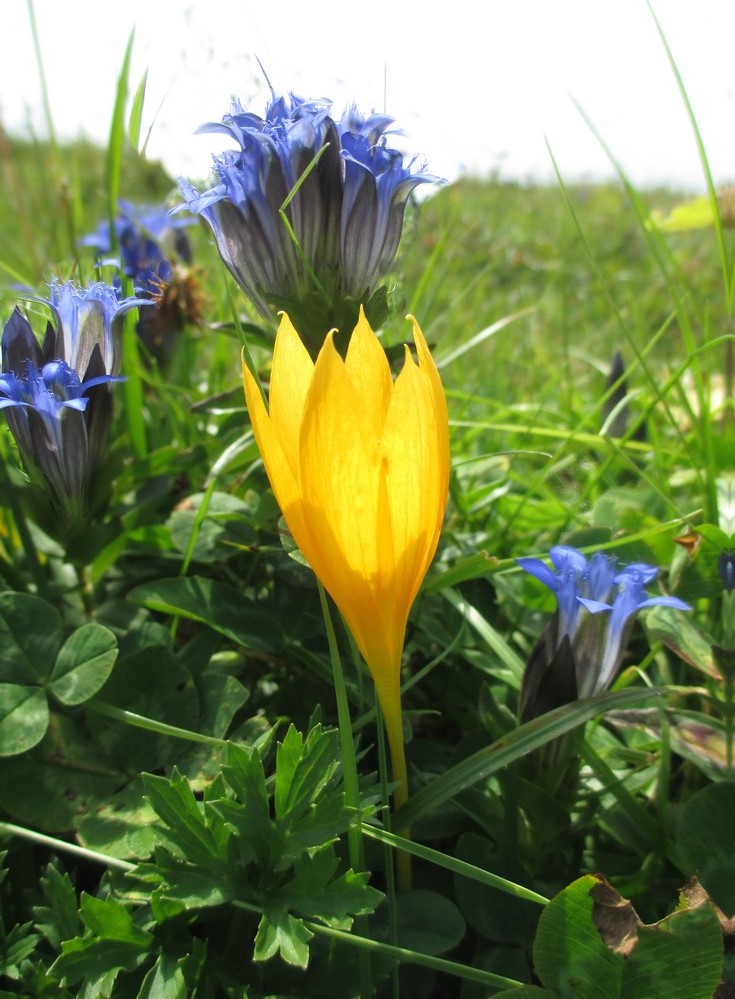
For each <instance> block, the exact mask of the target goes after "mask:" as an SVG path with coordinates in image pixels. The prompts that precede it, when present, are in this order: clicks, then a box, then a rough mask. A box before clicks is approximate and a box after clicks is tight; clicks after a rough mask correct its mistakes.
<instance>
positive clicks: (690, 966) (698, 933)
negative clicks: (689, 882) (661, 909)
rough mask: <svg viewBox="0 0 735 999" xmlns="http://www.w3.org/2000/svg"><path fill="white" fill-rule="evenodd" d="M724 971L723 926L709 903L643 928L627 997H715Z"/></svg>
mask: <svg viewBox="0 0 735 999" xmlns="http://www.w3.org/2000/svg"><path fill="white" fill-rule="evenodd" d="M721 975H722V930H721V928H720V924H719V923H718V921H717V917H716V915H715V913H714V910H713V909H711V908H710V907H709V906H702V907H701V908H698V909H683V910H681V911H679V912H673V913H672V914H671V915H670V916H667V917H666V919H662V920H661V922H659V923H656V924H654V925H653V926H641V927H639V929H638V943H637V944H636V945H635V947H634V948H633V951H632V953H631V954H630V956H629V957H628V958H627V960H626V962H625V968H624V971H623V983H622V988H621V991H620V996H621V999H711V997H712V995H713V993H714V991H715V989H716V988H717V985H718V984H719V982H720V978H721Z"/></svg>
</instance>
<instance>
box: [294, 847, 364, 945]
mask: <svg viewBox="0 0 735 999" xmlns="http://www.w3.org/2000/svg"><path fill="white" fill-rule="evenodd" d="M338 864H339V860H338V858H337V857H336V856H335V855H334V852H333V850H331V849H328V850H320V851H319V852H318V853H316V854H314V856H312V857H310V856H308V855H306V856H304V857H302V858H301V860H299V861H297V863H296V865H295V869H294V879H293V881H291V882H289V883H288V884H287V885H286V886H284V888H283V890H282V895H283V901H284V905H287V907H288V908H289V909H290V910H291V911H295V912H298V913H299V914H300V915H301V916H303V917H304V918H305V919H318V920H319V921H320V922H322V923H325V924H326V925H327V926H333V927H335V928H337V929H341V930H349V929H350V927H351V926H352V922H353V918H354V917H355V916H359V915H365V914H367V913H370V912H373V911H374V910H375V908H376V907H377V905H378V904H379V902H380V901H381V899H382V897H383V896H382V893H381V892H379V891H378V890H377V889H376V888H371V887H370V886H369V885H368V877H369V875H368V874H367V873H361V874H356V873H355V872H354V871H352V870H349V871H346V872H345V873H344V874H343V875H342V876H341V877H339V878H336V879H334V880H333V876H334V873H335V871H336V870H337V867H338Z"/></svg>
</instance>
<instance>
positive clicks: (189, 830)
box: [0, 87, 735, 999]
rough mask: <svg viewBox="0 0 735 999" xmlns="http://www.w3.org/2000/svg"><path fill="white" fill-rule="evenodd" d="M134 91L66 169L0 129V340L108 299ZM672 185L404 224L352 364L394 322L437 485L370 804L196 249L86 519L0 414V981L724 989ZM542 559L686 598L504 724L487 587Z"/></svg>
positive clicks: (518, 654)
mask: <svg viewBox="0 0 735 999" xmlns="http://www.w3.org/2000/svg"><path fill="white" fill-rule="evenodd" d="M140 100H142V95H141V94H140V92H139V93H138V94H137V95H136V96H135V100H134V102H133V108H132V111H131V110H130V107H129V102H127V101H126V99H125V88H123V87H121V92H120V94H119V105H118V107H117V108H116V110H115V116H114V117H113V122H112V127H111V141H110V147H109V149H107V150H100V149H97V148H94V147H91V146H89V145H87V144H84V143H78V144H72V145H57V144H55V143H53V142H52V143H49V142H42V141H37V140H33V139H30V140H29V139H23V140H21V139H17V138H14V137H10V136H7V135H4V134H3V135H2V136H1V137H0V160H1V161H2V172H3V184H2V185H1V186H0V218H2V220H3V222H2V232H3V237H2V244H1V248H0V315H1V316H2V322H3V324H5V323H7V322H8V320H9V319H10V316H11V313H12V312H13V309H14V307H15V306H16V305H18V306H20V307H21V309H22V311H23V313H24V315H27V316H28V317H29V319H30V321H31V325H32V327H33V330H34V331H35V333H36V334H37V335H39V336H40V335H42V334H43V331H44V329H45V326H46V323H47V321H48V320H49V319H50V318H51V317H50V314H49V310H48V308H47V306H45V305H44V304H42V302H40V301H39V299H45V298H46V297H47V290H48V287H47V284H48V282H49V281H50V280H51V278H52V277H54V276H56V277H58V278H61V279H63V280H64V281H67V280H73V281H76V282H79V283H81V284H84V283H86V282H89V281H91V280H93V279H94V280H97V279H103V280H107V279H108V277H111V276H112V274H113V273H116V271H115V268H114V267H113V266H112V265H110V264H105V265H103V266H101V267H100V266H99V264H98V263H97V262H96V260H95V256H94V254H93V253H92V252H91V251H90V249H89V248H88V247H84V246H80V239H81V238H82V237H83V236H84V235H85V234H88V233H90V232H93V231H94V230H95V228H96V227H97V226H98V225H99V224H100V222H103V223H104V222H105V221H106V220H112V219H113V218H114V217H115V214H116V212H117V203H118V199H120V198H123V199H125V200H126V201H128V202H131V203H133V204H138V205H144V204H159V205H165V206H168V207H174V206H176V205H178V204H180V203H181V200H182V198H181V195H180V194H179V192H178V190H177V186H176V178H171V177H168V176H166V175H165V174H164V172H163V171H162V169H161V168H160V167H159V166H158V165H157V164H155V163H150V162H148V161H146V159H145V157H144V156H142V155H140V153H139V152H138V151H137V149H138V147H139V145H140V141H139V140H140V136H139V134H138V133H139V127H138V126H139V111H140V108H139V106H138V102H139V101H140ZM123 112H125V113H123ZM600 125H601V127H603V128H604V123H600ZM613 153H614V151H613ZM611 172H613V173H614V172H615V164H614V162H613V163H612V164H611ZM202 173H203V176H202V178H200V180H201V181H202V182H206V177H205V176H204V174H205V171H204V169H203V171H202ZM703 190H704V191H705V206H706V207H707V208H708V211H709V216H708V219H707V218H705V222H704V224H700V223H697V224H696V225H695V226H693V227H686V226H684V227H677V226H676V225H674V226H670V227H667V226H666V224H662V223H661V222H660V220H661V219H665V218H667V217H668V216H669V214H670V213H671V212H672V211H673V210H674V209H675V208H676V207H677V206H680V205H682V204H685V203H687V202H688V201H691V194H688V193H683V192H677V191H671V190H645V191H637V190H635V189H634V188H633V187H632V186H631V185H630V184H629V182H628V180H627V178H626V177H625V176H624V175H623V174H622V173H618V176H617V179H616V180H615V181H614V182H610V183H606V184H580V183H567V182H566V180H565V178H564V177H560V178H559V183H558V185H556V186H553V187H538V186H533V185H525V184H521V183H508V182H503V181H501V180H500V179H498V178H488V179H485V180H480V179H471V178H467V179H464V180H461V181H458V182H457V183H454V184H451V185H446V186H437V187H435V188H434V189H433V190H432V191H431V192H430V194H429V195H428V196H426V192H423V193H424V196H423V197H422V198H421V199H420V200H419V201H418V202H417V203H415V202H411V203H410V204H409V206H408V211H407V215H406V220H405V224H404V229H403V236H402V240H401V244H400V249H399V253H398V257H397V259H396V262H395V265H394V267H393V270H392V272H391V275H390V279H389V281H388V285H389V298H390V302H391V310H390V313H389V315H388V317H387V319H386V320H385V322H384V323H383V324H382V328H381V341H382V343H383V344H384V346H385V347H386V349H387V351H388V353H389V356H390V357H391V358H393V356H394V352H396V351H399V350H400V346H401V344H402V343H403V342H405V341H406V340H407V338H408V332H409V326H408V324H407V323H406V321H405V318H404V317H405V315H406V314H407V313H410V314H413V315H414V316H416V318H417V319H418V321H419V323H420V324H421V327H422V329H423V332H424V334H425V336H426V339H427V341H428V343H429V345H430V347H431V350H432V354H433V357H434V359H435V361H436V364H437V366H438V368H439V371H440V374H441V378H442V381H443V384H444V388H445V392H446V396H447V401H448V408H449V417H450V444H451V479H450V487H449V501H448V505H447V511H446V515H445V519H444V524H443V530H442V534H441V539H440V542H439V547H438V550H437V554H436V557H435V559H434V563H433V565H432V568H431V569H430V571H429V573H428V575H427V577H426V579H425V582H424V585H423V587H422V590H421V592H420V593H419V596H418V599H417V601H416V604H415V606H414V608H413V610H412V613H411V616H410V618H409V624H408V630H407V636H406V646H405V652H404V657H403V671H402V674H401V680H402V684H403V706H404V713H405V714H404V736H405V738H406V744H407V747H406V751H407V757H408V768H409V786H410V791H411V797H410V798H409V801H408V804H407V805H404V806H402V808H401V810H400V813H399V814H398V815H395V814H393V815H391V810H390V791H391V784H390V774H389V772H388V769H387V766H386V763H385V747H384V744H383V742H384V740H383V735H382V728H381V725H380V724H379V721H378V720H377V719H376V708H375V699H374V695H373V691H372V685H371V682H370V677H369V675H368V674H367V673H366V671H365V669H364V668H363V667H362V666H361V664H360V661H359V656H358V655H357V654H356V650H355V647H354V645H353V644H352V643H351V641H350V639H349V636H348V635H347V633H346V632H345V630H344V629H340V627H339V624H338V623H337V615H336V614H334V613H333V617H334V621H335V624H336V625H337V638H336V642H337V645H338V647H339V650H340V653H341V659H342V664H343V669H344V684H345V691H346V698H347V703H348V705H349V713H350V715H351V720H352V731H353V737H354V751H355V753H356V768H357V775H358V784H359V786H358V788H357V790H356V792H355V793H356V794H357V797H356V798H355V797H354V796H353V797H351V798H350V797H349V795H350V793H351V792H350V791H349V789H348V791H347V794H348V797H347V798H346V797H345V784H344V783H343V778H344V774H343V766H346V763H345V757H344V754H345V744H344V741H343V737H344V733H343V732H342V733H341V734H340V735H339V736H338V732H337V727H338V723H339V721H340V719H339V718H338V711H337V701H336V698H335V688H334V681H333V673H332V668H331V665H330V648H329V644H328V640H327V630H326V629H325V621H324V616H323V610H322V606H321V604H320V598H319V591H318V590H317V587H316V584H315V581H314V577H313V575H312V574H311V573H310V571H309V570H308V568H307V567H306V566H305V565H304V563H303V560H300V559H299V557H298V554H297V553H294V551H293V544H292V542H291V541H290V538H289V536H288V532H287V531H286V529H285V525H284V523H283V521H282V520H281V519H280V511H279V509H278V506H277V503H276V500H275V498H274V496H273V493H272V491H271V489H270V487H269V484H268V480H267V478H266V476H265V474H264V471H263V467H262V462H261V460H260V456H259V453H258V448H257V445H256V443H255V441H254V439H253V435H252V432H251V430H250V423H249V418H248V415H247V412H246V409H245V404H244V400H243V392H242V381H241V376H240V351H241V346H242V344H243V342H245V343H247V344H248V348H249V350H250V353H251V355H252V357H253V359H254V361H255V364H256V366H257V368H258V370H259V371H260V372H261V374H262V376H263V379H264V381H266V382H267V379H268V373H269V370H270V362H271V355H272V348H273V339H274V334H275V327H274V326H273V327H270V328H269V327H268V325H267V324H266V323H264V322H263V320H262V318H261V317H259V316H258V315H257V314H256V313H255V312H254V310H253V309H252V308H251V307H250V305H249V303H248V301H247V299H246V298H245V296H244V295H243V293H242V292H241V291H240V289H239V288H238V287H237V285H236V284H235V282H234V281H233V279H232V278H231V276H230V274H229V273H228V272H227V270H226V269H225V267H224V265H223V263H222V261H221V260H220V257H219V254H218V252H217V249H216V247H215V245H214V242H213V239H212V235H211V233H210V231H209V229H208V228H207V227H206V226H205V225H204V224H202V223H200V222H196V224H194V225H192V226H190V227H188V228H187V229H186V233H187V236H188V238H189V240H190V243H191V263H185V262H184V261H181V260H180V261H179V262H178V263H179V265H180V266H179V270H178V271H177V278H176V281H175V282H172V288H174V291H172V293H171V298H170V299H169V300H167V301H168V302H169V306H170V308H171V313H170V314H171V315H175V316H176V317H177V319H176V322H177V324H178V325H177V326H176V329H175V331H174V336H173V338H169V341H167V342H168V347H167V349H166V352H165V355H164V354H157V353H156V349H155V346H154V347H151V344H150V342H146V341H144V340H143V339H142V338H140V337H138V334H137V333H136V317H135V314H134V313H131V314H130V315H129V316H128V318H127V319H126V323H125V330H124V334H123V365H122V371H123V373H124V375H125V377H126V381H125V382H124V383H122V384H120V385H115V386H113V388H112V394H113V401H114V410H113V418H112V419H113V422H112V429H111V434H110V440H111V444H110V452H109V456H108V458H107V460H106V464H105V467H104V469H103V472H104V476H103V477H104V480H105V481H104V489H103V492H104V495H105V500H104V503H102V504H101V505H100V506H99V507H98V508H97V509H96V510H95V511H94V512H92V513H90V515H89V516H88V517H87V518H85V520H84V521H83V522H82V523H77V524H74V525H72V527H71V528H70V529H68V530H67V529H66V528H65V527H64V525H63V524H61V523H60V522H59V519H58V517H57V515H56V513H55V511H54V508H53V506H52V505H50V504H49V502H48V500H47V498H46V497H45V496H44V495H43V492H42V490H41V489H39V487H38V486H37V484H35V483H34V482H32V481H31V480H30V478H29V476H28V475H27V473H26V471H24V470H23V467H22V463H21V461H20V460H19V456H18V452H17V448H16V446H15V444H14V441H13V438H12V436H11V434H10V432H9V431H8V429H7V427H6V426H5V425H4V424H3V426H2V428H0V462H2V467H3V475H2V482H0V490H2V492H0V658H1V659H2V663H3V665H2V666H1V667H0V787H2V795H1V796H0V858H2V866H0V879H1V883H0V995H3V996H5V995H24V996H52V995H53V996H72V995H80V996H85V997H89V999H91V997H93V996H94V997H96V996H115V997H118V996H120V997H127V996H131V997H136V996H137V997H141V999H143V997H153V996H166V997H172V999H173V997H179V996H182V997H183V996H197V997H210V996H211V997H219V996H226V997H233V999H234V997H246V996H248V997H251V999H255V997H261V996H262V997H265V996H279V997H280V996H295V997H307V996H335V997H341V996H357V995H371V994H376V995H379V996H393V997H395V996H401V995H402V996H404V997H405V999H419V997H423V996H427V997H437V999H438V997H445V996H447V997H449V996H459V997H461V999H479V997H484V996H491V995H500V994H501V993H502V994H503V995H509V996H510V995H513V996H517V997H519V999H525V997H533V996H544V995H546V996H548V997H549V999H555V997H556V999H562V997H568V996H573V995H574V996H580V997H585V999H586V997H597V996H600V997H603V996H625V997H626V999H636V997H640V999H652V997H653V996H656V995H667V996H680V997H682V999H697V997H700V996H701V997H702V999H708V997H711V996H713V995H723V996H724V995H726V994H728V992H727V991H726V989H727V988H730V989H732V988H733V987H735V986H734V985H733V981H734V978H733V975H734V974H735V973H734V971H733V968H732V962H731V960H730V958H731V954H729V952H728V953H725V951H724V950H723V932H724V931H727V928H728V927H729V926H730V923H729V922H728V919H731V917H732V916H733V915H735V872H734V871H733V862H732V850H731V846H730V839H731V830H732V815H733V805H734V804H735V803H734V802H733V784H732V779H733V773H734V771H733V751H732V747H733V719H734V717H735V697H734V689H735V688H734V686H733V684H734V683H735V651H734V650H735V622H734V616H733V604H734V602H735V601H734V600H733V575H734V574H735V569H734V568H733V564H734V560H735V554H733V552H734V550H735V446H734V442H735V430H734V428H733V424H734V413H733V361H732V357H733V350H734V342H735V341H734V339H733V330H732V309H733V288H734V287H735V271H734V262H735V258H734V257H733V242H732V231H731V230H730V229H728V228H727V227H726V224H725V223H726V222H727V218H726V216H725V214H724V210H723V208H722V205H723V201H722V199H721V198H720V199H719V200H718V192H717V190H716V189H715V186H714V184H713V182H712V180H711V178H710V177H709V175H708V171H707V166H706V157H705V158H704V160H703ZM705 215H706V213H705ZM656 220H659V222H658V223H657V222H656ZM113 256H114V253H113ZM177 309H178V311H176V310H177ZM345 418H346V419H348V418H349V414H345ZM349 499H350V498H349V497H346V498H345V502H349ZM555 545H564V546H569V547H573V548H576V549H579V550H581V551H582V552H584V554H585V555H586V556H588V557H590V558H591V557H592V555H593V554H594V553H595V552H598V551H601V552H604V553H605V554H606V555H607V556H610V557H612V558H614V559H615V560H616V565H618V566H624V565H629V564H634V565H637V564H639V563H645V564H647V565H650V566H651V567H653V568H655V569H656V570H658V576H657V578H656V580H655V581H651V582H650V584H649V586H648V591H649V592H650V594H651V595H654V594H655V595H659V596H660V595H664V594H665V595H669V596H672V595H673V596H676V597H678V598H679V599H680V600H683V601H686V602H687V603H688V604H689V605H690V607H691V608H692V609H691V611H690V612H686V613H683V612H681V611H677V612H674V611H673V610H672V609H671V607H668V606H661V605H659V606H650V607H647V608H646V609H645V610H642V612H641V614H640V615H639V617H638V619H637V620H636V622H635V625H634V626H633V625H632V622H631V627H630V628H629V629H628V630H626V633H625V643H624V647H623V648H622V650H621V655H620V663H619V668H618V669H617V670H616V675H615V678H614V680H613V681H612V683H611V685H610V687H609V689H607V690H600V691H596V692H595V693H594V695H593V696H585V697H582V698H578V697H576V696H572V697H570V698H565V697H564V696H563V693H562V688H563V687H564V683H565V680H564V677H565V676H567V674H565V673H564V668H565V663H564V661H563V659H564V656H563V655H555V656H552V657H551V661H550V665H549V667H548V668H549V671H550V672H549V674H548V676H549V677H550V678H551V679H550V680H548V681H547V682H542V683H540V684H539V691H536V692H535V693H534V696H536V694H537V695H538V703H539V705H541V707H540V708H539V710H538V712H537V713H536V714H535V715H534V716H533V717H530V716H526V717H523V719H521V715H522V711H521V708H520V703H519V702H520V701H521V699H522V695H521V691H522V690H525V689H527V687H526V685H525V684H526V683H527V681H525V682H524V680H523V677H524V672H526V671H527V664H528V663H529V662H531V661H533V659H534V656H535V655H539V654H540V651H539V650H542V649H543V636H544V635H545V634H546V631H545V629H546V628H547V626H548V625H549V622H550V621H551V620H552V617H553V615H554V611H555V601H554V595H553V594H552V593H551V592H549V589H548V588H544V586H542V585H541V583H540V582H539V576H538V575H537V576H536V578H532V575H533V574H531V575H529V573H528V572H525V573H524V572H523V571H522V569H521V567H519V565H518V564H517V563H516V562H515V560H516V559H517V558H523V557H529V556H536V557H537V558H540V559H546V558H547V555H548V553H549V551H550V549H552V548H553V546H555ZM294 556H296V557H294ZM590 618H591V615H590ZM540 638H541V639H542V641H541V643H540V644H537V642H539V639H540ZM554 671H556V672H554ZM409 827H410V830H411V839H410V841H407V840H406V839H405V838H404V837H401V838H398V839H397V838H396V832H397V831H400V832H402V833H405V832H406V830H407V829H408V828H409ZM391 829H392V830H393V831H391ZM396 847H399V848H400V849H402V850H403V851H408V852H410V853H413V855H414V856H413V887H412V889H411V891H408V892H405V891H404V892H400V891H398V890H397V888H396V885H395V882H394V876H393V870H392V868H393V858H394V851H395V848H396ZM356 860H361V864H362V866H356V863H355V861H356ZM625 900H630V902H629V903H627V904H626V903H625ZM631 903H632V906H634V907H635V908H634V909H633V908H632V906H631ZM660 982H663V983H664V984H663V985H660V984H655V983H660ZM718 990H719V991H718Z"/></svg>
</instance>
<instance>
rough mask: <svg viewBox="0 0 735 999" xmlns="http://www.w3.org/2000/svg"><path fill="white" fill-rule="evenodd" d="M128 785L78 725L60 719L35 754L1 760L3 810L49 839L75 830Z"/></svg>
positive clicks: (62, 718)
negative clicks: (48, 834)
mask: <svg viewBox="0 0 735 999" xmlns="http://www.w3.org/2000/svg"><path fill="white" fill-rule="evenodd" d="M124 781H125V775H124V774H123V773H122V772H121V771H120V770H117V769H115V768H114V767H113V766H112V765H111V764H110V763H109V761H107V760H105V758H104V756H103V754H101V753H100V748H99V746H95V745H94V743H92V742H91V741H90V740H89V739H88V738H86V737H85V736H84V735H83V734H82V733H81V732H80V731H79V728H78V726H77V723H76V720H75V719H72V718H65V717H62V716H54V718H53V726H52V727H50V728H49V731H48V732H47V734H46V737H45V739H44V740H43V741H42V742H41V743H40V744H39V745H38V746H37V747H36V748H35V749H34V750H32V752H30V753H27V754H24V755H22V756H14V757H11V758H8V759H0V787H2V802H3V809H5V810H6V811H7V812H9V813H10V814H11V815H12V816H13V817H14V818H15V819H16V821H18V822H22V823H25V824H26V825H29V826H33V827H34V828H36V829H40V830H43V831H44V832H48V833H66V832H69V831H70V830H72V829H73V828H74V826H75V825H76V823H77V822H78V821H79V819H80V818H81V817H82V816H83V815H84V814H85V812H87V811H88V810H91V809H94V808H97V807H98V806H99V805H100V804H101V803H102V802H104V801H106V800H108V799H109V797H110V796H111V795H112V794H113V793H114V791H115V790H116V788H118V787H120V785H121V784H122V783H124Z"/></svg>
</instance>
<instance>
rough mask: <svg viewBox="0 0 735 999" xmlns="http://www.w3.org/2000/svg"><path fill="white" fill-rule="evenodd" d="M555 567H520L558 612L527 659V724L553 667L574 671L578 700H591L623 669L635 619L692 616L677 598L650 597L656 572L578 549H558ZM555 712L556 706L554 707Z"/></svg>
mask: <svg viewBox="0 0 735 999" xmlns="http://www.w3.org/2000/svg"><path fill="white" fill-rule="evenodd" d="M549 557H550V560H551V566H552V567H549V566H548V565H547V564H546V563H545V562H544V561H542V560H541V559H538V558H519V559H516V563H517V564H518V565H519V566H520V567H521V568H522V569H524V570H525V571H526V572H528V573H530V575H532V576H534V577H535V578H536V579H538V580H539V581H540V582H542V583H543V584H544V585H545V586H547V587H548V588H549V589H550V590H552V592H553V593H554V595H555V596H556V603H557V612H556V615H555V618H554V620H553V621H552V623H551V624H550V625H549V628H548V629H547V630H546V631H545V632H544V634H543V635H542V637H541V639H539V643H538V644H537V646H536V648H535V649H534V652H533V653H532V655H531V658H530V659H529V667H528V668H527V670H526V674H525V675H524V681H523V689H522V695H521V700H522V703H523V706H524V708H525V711H526V717H525V718H524V720H527V718H528V717H531V716H532V715H533V714H534V713H535V712H534V711H533V710H532V709H531V708H530V705H531V704H533V703H535V702H537V692H538V690H539V689H540V687H541V684H542V683H543V678H544V675H545V673H546V672H547V670H548V669H549V668H550V667H553V668H554V669H559V670H560V672H564V670H565V669H566V670H567V671H568V670H569V669H572V670H573V680H574V686H575V687H576V696H578V697H593V696H595V695H596V694H600V693H602V692H603V691H605V690H607V688H608V687H609V686H610V684H611V683H612V681H613V679H614V678H615V675H616V674H617V672H618V670H619V669H620V665H621V662H622V659H623V655H624V651H625V645H626V643H627V640H628V637H629V634H630V629H631V628H632V626H633V622H634V620H635V616H636V614H637V613H638V612H639V611H641V610H644V609H645V608H646V607H655V606H661V607H672V608H675V609H677V610H690V609H691V608H690V607H689V605H688V604H686V603H684V601H683V600H680V599H679V598H678V597H671V596H662V597H649V596H648V594H647V593H646V586H647V585H648V584H649V583H651V582H653V580H654V579H655V578H656V576H657V575H658V570H657V569H656V568H654V567H653V566H650V565H646V564H644V563H634V564H632V565H628V566H625V567H623V568H622V569H618V568H617V565H616V563H615V561H614V560H613V559H612V558H610V557H609V556H606V555H604V554H603V553H602V552H597V553H596V554H594V555H593V556H592V557H591V558H590V559H589V560H588V559H586V558H585V556H584V555H583V554H582V553H581V552H580V551H578V550H577V549H576V548H569V547H566V546H563V545H557V546H555V547H554V548H552V549H551V551H550V553H549ZM554 706H555V705H554Z"/></svg>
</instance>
